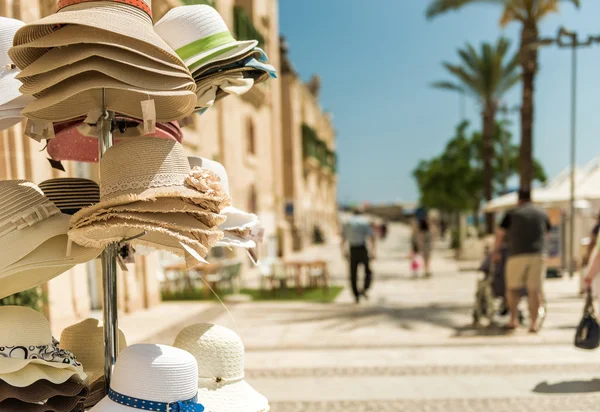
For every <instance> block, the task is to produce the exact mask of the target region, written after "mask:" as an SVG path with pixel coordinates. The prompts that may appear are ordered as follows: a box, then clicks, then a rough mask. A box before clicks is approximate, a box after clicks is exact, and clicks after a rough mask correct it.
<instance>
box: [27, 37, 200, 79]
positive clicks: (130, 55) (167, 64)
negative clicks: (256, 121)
mask: <svg viewBox="0 0 600 412" xmlns="http://www.w3.org/2000/svg"><path fill="white" fill-rule="evenodd" d="M91 57H102V58H104V59H107V60H112V61H115V62H120V63H122V64H127V65H130V66H133V67H136V68H138V69H142V70H146V71H149V72H154V73H158V74H164V75H169V76H176V77H181V78H186V79H189V78H190V74H189V72H187V70H183V69H182V67H181V66H179V65H176V64H174V63H172V61H170V60H166V59H164V60H161V59H160V57H163V56H162V55H159V56H158V57H156V56H151V55H148V54H144V53H143V52H142V51H140V50H131V49H129V48H126V47H124V46H123V45H120V46H113V45H106V44H90V43H87V44H71V45H68V47H56V48H53V49H50V50H49V51H48V52H46V53H45V54H44V55H42V56H41V57H40V58H39V59H37V60H35V61H34V62H33V63H31V64H30V65H29V66H27V67H26V68H25V69H23V70H22V71H21V72H20V73H19V74H17V76H16V78H17V79H22V78H25V77H30V76H37V75H40V74H43V73H48V72H51V71H53V70H56V69H58V68H61V67H65V66H68V65H70V64H73V63H76V62H79V61H82V60H85V59H88V58H91Z"/></svg>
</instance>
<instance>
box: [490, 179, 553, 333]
mask: <svg viewBox="0 0 600 412" xmlns="http://www.w3.org/2000/svg"><path fill="white" fill-rule="evenodd" d="M549 231H550V220H549V219H548V215H547V214H546V212H545V211H544V210H542V209H540V208H538V207H536V206H534V205H533V204H532V203H531V192H530V191H525V190H521V191H519V205H518V206H517V208H515V209H513V210H511V211H510V212H508V213H507V214H506V216H504V219H503V220H502V223H501V224H500V227H499V228H498V230H497V232H496V242H495V247H494V260H495V261H496V262H498V261H500V259H501V246H502V244H503V242H504V240H505V237H508V245H509V250H508V260H507V262H506V303H507V305H508V309H509V312H510V321H509V323H508V324H507V328H508V329H516V328H517V326H518V306H519V300H520V299H521V295H522V291H523V289H525V290H526V291H527V298H528V301H529V319H530V322H531V324H530V326H529V332H531V333H537V332H538V329H539V327H538V323H537V322H538V314H539V313H540V308H541V307H543V306H542V305H543V280H544V278H545V277H546V256H545V247H546V235H547V234H548V232H549Z"/></svg>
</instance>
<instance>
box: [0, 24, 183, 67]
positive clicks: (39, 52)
mask: <svg viewBox="0 0 600 412" xmlns="http://www.w3.org/2000/svg"><path fill="white" fill-rule="evenodd" d="M65 46H68V47H65ZM99 47H101V48H102V49H101V50H100V51H99V50H98V48H99ZM123 52H126V53H125V54H124V53H123ZM127 53H133V54H137V55H138V56H140V57H142V58H145V59H149V60H152V61H155V62H158V63H160V64H161V65H165V66H167V67H170V68H172V69H176V70H180V71H181V72H182V73H183V74H185V75H186V76H189V75H190V74H189V70H188V68H187V67H185V65H183V62H182V61H181V60H180V59H179V57H177V56H176V55H173V54H165V53H163V52H162V51H160V50H157V49H156V48H154V47H152V46H150V45H148V44H146V43H140V42H139V41H137V40H134V39H130V38H128V37H123V36H120V35H118V34H116V33H112V32H109V31H106V30H102V29H100V28H97V27H87V26H77V25H68V26H64V27H62V28H61V29H60V30H58V31H55V32H53V33H51V34H49V35H47V36H45V37H42V38H38V39H36V40H34V41H31V42H28V43H25V44H22V45H17V44H15V45H14V47H12V48H11V49H10V50H9V55H10V56H11V57H12V58H13V59H14V61H15V64H16V65H17V67H19V68H20V69H22V70H23V73H24V76H31V75H34V74H40V73H44V72H45V71H46V70H48V71H49V70H53V69H56V68H58V67H62V66H65V65H67V64H71V63H73V62H76V61H79V60H82V59H83V58H85V57H87V56H89V55H90V54H92V55H95V54H101V55H102V56H103V57H105V58H107V59H112V60H117V61H131V62H134V61H135V59H134V58H132V57H131V55H129V54H127ZM30 67H31V69H30Z"/></svg>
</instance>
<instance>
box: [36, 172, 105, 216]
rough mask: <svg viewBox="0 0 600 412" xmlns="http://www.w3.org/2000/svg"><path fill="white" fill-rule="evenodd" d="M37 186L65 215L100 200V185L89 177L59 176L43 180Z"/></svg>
mask: <svg viewBox="0 0 600 412" xmlns="http://www.w3.org/2000/svg"><path fill="white" fill-rule="evenodd" d="M39 187H40V189H42V191H43V192H44V195H46V197H47V198H48V199H50V201H52V203H54V204H55V205H56V207H58V209H59V210H60V211H61V212H62V213H64V214H66V215H72V214H75V213H77V212H79V211H80V210H81V209H83V208H84V207H87V206H91V205H95V204H96V203H98V202H99V201H100V186H98V183H96V182H94V181H93V180H89V179H80V178H76V177H61V178H57V179H49V180H45V181H43V182H42V183H40V185H39Z"/></svg>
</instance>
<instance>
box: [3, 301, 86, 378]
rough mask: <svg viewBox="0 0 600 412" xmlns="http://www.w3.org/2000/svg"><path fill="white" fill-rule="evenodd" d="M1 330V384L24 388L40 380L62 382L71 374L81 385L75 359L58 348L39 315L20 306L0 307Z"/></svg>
mask: <svg viewBox="0 0 600 412" xmlns="http://www.w3.org/2000/svg"><path fill="white" fill-rule="evenodd" d="M0 331H1V333H0V379H1V380H3V381H4V382H6V383H8V384H10V385H13V386H17V387H24V386H28V385H31V384H32V383H33V382H36V381H38V380H41V379H46V380H48V381H50V382H52V383H63V382H65V381H67V380H68V379H69V377H72V376H74V375H75V377H76V379H78V380H79V381H80V382H81V381H83V380H85V379H86V378H87V376H86V374H85V373H84V372H83V368H82V366H81V364H80V363H79V362H77V359H76V358H75V356H73V354H72V353H70V352H68V351H65V350H63V349H61V348H59V347H58V346H57V344H56V343H55V341H54V340H53V338H52V332H51V331H50V324H49V323H48V320H47V319H46V318H44V316H43V315H42V314H41V313H39V312H37V311H35V310H33V309H31V308H27V307H22V306H3V307H0ZM69 374H70V375H69ZM67 375H68V377H67V378H66V379H64V380H62V379H63V378H64V377H65V376H67Z"/></svg>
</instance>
